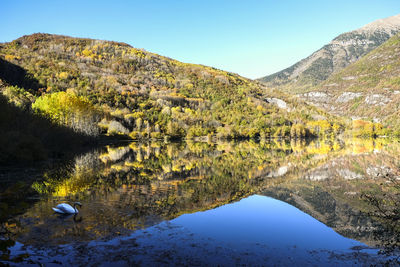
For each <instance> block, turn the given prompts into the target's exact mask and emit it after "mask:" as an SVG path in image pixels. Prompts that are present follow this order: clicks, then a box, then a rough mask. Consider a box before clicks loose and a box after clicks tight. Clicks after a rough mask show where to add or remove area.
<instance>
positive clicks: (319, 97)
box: [302, 92, 331, 103]
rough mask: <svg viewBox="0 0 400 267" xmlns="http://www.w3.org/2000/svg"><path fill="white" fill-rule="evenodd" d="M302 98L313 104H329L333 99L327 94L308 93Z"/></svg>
mask: <svg viewBox="0 0 400 267" xmlns="http://www.w3.org/2000/svg"><path fill="white" fill-rule="evenodd" d="M302 97H304V98H306V99H307V100H309V101H312V102H324V103H327V102H329V101H330V98H331V96H330V95H329V94H327V93H325V92H308V93H305V94H303V95H302Z"/></svg>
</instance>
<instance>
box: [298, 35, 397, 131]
mask: <svg viewBox="0 0 400 267" xmlns="http://www.w3.org/2000/svg"><path fill="white" fill-rule="evenodd" d="M399 76H400V34H398V35H396V36H393V37H392V38H390V39H389V40H388V41H387V42H385V43H384V44H382V45H381V46H379V47H378V48H376V49H375V50H373V51H371V52H370V53H369V54H367V55H366V56H364V57H362V58H361V59H360V60H358V61H357V62H355V63H353V64H351V65H350V66H348V67H346V68H345V69H343V70H342V71H340V72H337V73H336V74H333V75H332V76H331V77H330V78H329V79H327V80H326V81H324V82H323V83H321V84H320V85H318V86H316V87H312V88H310V89H309V90H310V91H309V92H307V93H303V94H300V95H299V96H300V97H301V98H303V99H305V100H307V101H308V102H310V103H312V104H314V105H317V106H320V107H322V108H324V109H325V110H327V111H328V112H331V113H334V114H337V115H341V116H348V117H352V118H353V119H354V118H367V119H371V120H375V121H383V122H384V124H387V125H388V126H390V127H394V126H397V125H399V122H400V120H399V113H398V106H399V104H400V78H399Z"/></svg>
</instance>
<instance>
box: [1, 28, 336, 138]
mask: <svg viewBox="0 0 400 267" xmlns="http://www.w3.org/2000/svg"><path fill="white" fill-rule="evenodd" d="M0 58H3V60H2V61H3V65H5V67H3V68H2V69H0V70H1V72H2V74H1V76H0V78H1V79H2V80H3V82H4V84H5V86H3V87H2V89H1V90H2V92H3V94H4V95H6V96H7V97H8V99H9V100H10V101H12V102H14V103H16V104H17V105H20V106H23V107H24V108H27V109H29V108H31V109H32V110H33V112H35V113H37V114H40V115H44V116H46V117H48V118H50V119H51V120H52V121H54V122H55V123H58V124H62V125H67V126H68V127H70V128H73V129H74V130H76V131H77V132H81V133H84V134H86V135H98V134H99V133H108V134H125V135H128V134H129V135H130V136H131V137H132V138H134V139H140V138H163V137H166V138H189V139H191V138H205V137H207V139H210V138H215V137H218V138H243V137H245V138H248V137H261V138H264V137H268V136H272V135H275V136H289V135H292V136H293V137H294V136H306V135H316V134H331V133H334V132H337V131H338V129H340V126H339V125H338V124H335V127H333V126H334V123H335V121H337V119H336V118H334V117H332V116H330V115H328V114H326V113H324V112H322V111H321V110H318V109H316V108H315V107H312V106H309V105H307V104H305V103H304V102H302V101H300V100H298V99H297V98H293V97H290V96H288V95H285V94H284V93H280V92H278V91H274V90H266V89H265V88H263V86H262V85H260V84H259V83H258V82H255V81H252V80H249V79H246V78H243V77H240V76H239V75H237V74H233V73H229V72H225V71H221V70H218V69H215V68H211V67H206V66H202V65H196V64H186V63H182V62H179V61H176V60H173V59H170V58H166V57H163V56H160V55H156V54H153V53H150V52H147V51H145V50H143V49H136V48H133V47H131V46H130V45H128V44H125V43H118V42H112V41H102V40H93V39H84V38H72V37H67V36H61V35H51V34H40V33H39V34H33V35H28V36H23V37H21V38H19V39H17V40H14V41H12V42H9V43H3V44H0ZM13 69H18V70H20V71H19V72H17V73H16V72H15V71H12V70H13ZM10 70H11V71H10ZM12 73H16V74H15V75H11V74H12ZM11 76H13V77H11ZM27 95H29V97H27ZM321 125H322V126H321ZM98 126H99V127H100V129H98V128H99V127H98ZM320 126H321V127H320Z"/></svg>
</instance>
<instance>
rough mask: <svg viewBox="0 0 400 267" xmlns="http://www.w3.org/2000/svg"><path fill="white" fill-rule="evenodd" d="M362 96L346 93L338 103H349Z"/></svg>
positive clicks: (339, 98) (338, 99) (340, 97)
mask: <svg viewBox="0 0 400 267" xmlns="http://www.w3.org/2000/svg"><path fill="white" fill-rule="evenodd" d="M360 96H362V93H353V92H344V93H343V94H341V95H340V96H339V97H338V98H337V99H336V102H337V103H347V102H349V101H350V100H353V99H354V98H357V97H360Z"/></svg>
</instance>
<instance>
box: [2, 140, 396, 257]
mask: <svg viewBox="0 0 400 267" xmlns="http://www.w3.org/2000/svg"><path fill="white" fill-rule="evenodd" d="M399 152H400V145H399V143H398V142H392V141H390V140H386V139H382V140H372V139H371V140H365V139H351V140H344V141H340V140H313V141H311V142H307V141H305V140H297V141H291V142H285V141H283V140H272V141H271V142H262V143H257V142H253V141H244V142H221V143H192V142H186V143H169V144H167V143H162V142H159V143H144V144H141V143H131V144H124V145H120V146H107V147H105V148H103V149H99V150H96V151H93V152H91V153H88V154H86V155H82V156H79V157H77V158H76V159H75V160H74V162H72V163H70V164H66V165H65V166H64V167H63V168H54V169H49V170H47V171H46V172H45V173H44V174H43V175H42V178H41V179H36V180H35V181H34V182H33V183H32V184H31V186H30V188H31V190H32V191H29V195H26V194H28V193H26V194H25V195H23V197H20V198H21V199H22V201H20V202H18V201H15V199H16V198H18V196H16V195H15V194H18V193H14V194H13V192H19V191H18V190H16V191H13V190H12V188H15V186H16V184H12V185H10V186H9V187H8V188H6V189H5V190H1V195H0V196H1V205H0V209H1V211H2V214H3V215H2V220H1V223H2V224H1V228H0V230H1V233H0V234H1V235H2V236H3V237H2V240H3V241H0V243H1V244H2V245H1V246H2V247H3V248H2V250H3V251H6V250H7V248H9V247H10V246H12V245H13V242H14V241H15V240H17V241H18V242H20V243H23V244H25V245H33V246H37V245H42V244H50V245H51V244H53V245H56V244H69V243H71V242H76V241H90V240H98V239H101V238H103V239H104V238H106V239H109V238H115V237H116V236H121V235H128V234H129V233H131V231H134V230H138V229H144V228H147V227H150V226H152V225H156V224H158V223H159V222H161V221H164V220H172V219H174V218H177V217H179V216H180V215H182V214H188V213H194V212H197V211H205V210H212V209H214V208H216V207H219V206H221V205H223V204H227V203H231V202H234V201H237V200H240V199H242V198H244V197H247V196H250V195H254V194H263V195H266V196H271V197H273V198H276V199H279V200H283V201H285V202H287V203H289V204H291V205H293V206H295V207H297V208H299V209H300V210H302V211H304V212H306V213H307V214H309V215H311V216H312V217H314V218H316V219H317V220H318V221H320V222H322V223H323V224H325V225H327V226H329V227H330V228H332V229H333V230H334V231H336V232H338V233H340V234H341V235H343V236H345V237H349V238H352V239H356V240H359V241H361V242H363V243H366V244H368V245H371V246H375V245H377V246H383V245H387V246H388V244H390V246H391V247H392V248H398V246H399V243H398V240H399V238H398V237H399V232H400V229H399V225H398V214H399V213H398V208H397V205H396V203H398V201H399V200H400V197H399V192H400V189H399V187H396V186H395V184H394V183H395V182H396V181H398V180H399V177H400V176H399V175H400V159H399V156H398V155H399ZM390 181H392V182H393V183H390ZM371 196H373V198H371ZM18 199H19V198H18ZM256 199H257V198H256ZM389 199H391V200H390V201H388V200H389ZM73 201H80V202H81V203H82V204H83V207H82V208H81V209H80V213H79V214H78V216H76V217H62V218H60V217H59V216H57V215H56V214H54V213H53V211H52V210H51V207H54V206H56V205H57V204H58V203H61V202H73ZM271 201H272V200H271ZM396 201H397V202H396ZM12 203H13V204H12ZM15 203H20V205H21V207H16V204H15ZM253 204H254V203H253ZM255 204H257V201H256V202H255ZM279 207H280V208H279V209H280V212H284V213H285V212H286V216H289V217H291V216H294V217H291V218H295V214H296V212H294V210H293V209H291V208H292V207H291V206H289V205H288V206H285V205H280V206H279ZM289 207H291V208H289ZM272 208H273V207H270V206H268V209H269V210H270V209H272ZM396 208H397V210H396ZM246 211H247V212H246ZM250 211H251V206H246V208H245V209H243V212H244V218H245V219H247V220H245V221H243V223H244V228H247V229H248V230H247V231H251V228H252V226H251V223H250V222H252V221H254V220H257V218H249V216H250V217H251V216H253V215H254V214H253V215H251V214H250V213H249V212H250ZM210 212H211V213H212V211H210ZM219 214H220V215H219V216H222V217H221V218H220V219H221V221H220V222H223V221H224V220H230V219H229V216H228V217H226V216H225V215H224V214H223V213H222V215H221V213H219ZM388 214H389V215H390V214H391V215H390V216H388ZM254 216H255V215H254ZM260 216H261V215H260ZM396 216H397V217H396ZM184 218H186V217H185V216H181V217H179V218H178V219H176V220H177V221H181V222H182V221H183V220H184ZM196 218H199V217H196ZM260 218H261V217H260ZM260 218H258V219H260ZM301 218H302V219H301V220H299V223H300V224H298V225H297V226H299V225H305V224H302V223H304V222H306V221H307V219H305V218H303V217H301ZM246 221H247V222H248V223H247V224H246ZM186 223H187V222H186ZM189 224H190V225H192V226H193V227H195V225H196V220H192V221H190V222H189ZM312 225H314V226H315V227H323V225H322V224H321V225H316V224H312ZM314 226H313V227H314ZM266 227H267V228H271V227H273V226H271V225H270V226H268V225H267V226H266ZM280 227H282V229H283V228H285V229H288V230H290V229H289V228H291V230H293V231H295V232H296V231H297V234H298V237H299V239H298V240H297V239H295V238H294V237H295V236H296V234H295V233H293V235H291V236H293V238H294V239H293V241H294V240H296V241H295V242H293V243H296V245H301V241H300V240H301V239H306V238H305V237H304V235H302V234H301V232H298V231H300V230H299V229H298V228H296V229H293V228H292V227H291V226H289V225H284V224H282V225H280ZM307 229H308V230H310V229H309V228H307ZM208 230H210V233H212V234H213V235H214V234H215V235H217V234H218V231H212V229H208ZM303 230H304V231H305V229H303ZM303 230H302V231H303ZM308 230H307V231H308ZM326 230H327V232H324V233H323V234H322V236H323V237H325V238H328V237H329V235H330V234H332V233H333V232H330V233H329V231H328V230H330V229H326ZM304 231H303V232H304ZM307 231H305V232H307ZM235 232H236V233H238V232H237V231H235ZM239 232H240V233H241V232H244V233H246V231H245V229H241V230H240V231H239ZM289 232H290V231H289ZM339 239H340V238H339ZM339 239H337V240H339ZM343 240H345V239H343ZM7 242H8V243H7ZM277 242H278V241H277ZM338 242H339V241H338ZM346 242H347V241H346ZM315 244H319V243H318V242H316V243H315ZM332 244H334V242H333V243H332ZM306 245H310V244H306Z"/></svg>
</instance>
